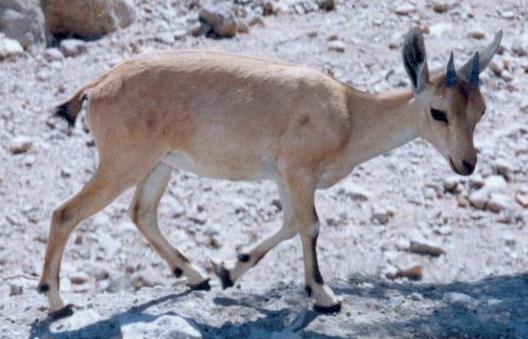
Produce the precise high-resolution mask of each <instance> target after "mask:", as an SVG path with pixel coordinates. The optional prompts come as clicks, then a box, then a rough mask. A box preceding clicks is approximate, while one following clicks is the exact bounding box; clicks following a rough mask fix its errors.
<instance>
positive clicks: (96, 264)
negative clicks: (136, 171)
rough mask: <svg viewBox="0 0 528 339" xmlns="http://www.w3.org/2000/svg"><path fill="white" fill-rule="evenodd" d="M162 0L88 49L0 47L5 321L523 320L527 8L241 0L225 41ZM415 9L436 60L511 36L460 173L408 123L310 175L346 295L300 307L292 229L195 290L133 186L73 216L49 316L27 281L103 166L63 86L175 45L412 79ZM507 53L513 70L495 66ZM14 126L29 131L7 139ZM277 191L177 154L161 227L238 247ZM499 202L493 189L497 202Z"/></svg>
mask: <svg viewBox="0 0 528 339" xmlns="http://www.w3.org/2000/svg"><path fill="white" fill-rule="evenodd" d="M308 2H309V1H308ZM308 2H307V3H308ZM172 3H173V4H174V6H172V7H173V8H171V9H172V11H166V10H165V9H163V10H162V8H165V7H166V6H167V5H166V4H165V3H162V2H161V1H158V0H156V1H154V2H152V3H151V2H143V1H139V0H137V1H134V5H135V12H136V15H137V18H136V20H135V21H134V23H133V24H132V25H130V26H129V27H127V28H126V29H121V30H118V31H116V32H114V33H112V34H109V35H106V36H105V37H103V38H102V39H99V40H95V41H90V42H84V44H85V45H86V50H85V51H83V52H82V53H80V54H76V55H73V56H69V57H66V58H65V57H64V56H63V55H62V54H63V52H61V51H60V50H59V49H44V47H40V48H34V49H30V50H29V51H23V52H21V53H20V54H19V55H17V56H16V57H8V58H4V59H2V60H0V70H1V71H0V77H1V78H2V80H3V81H0V98H2V100H0V163H1V164H2V166H0V197H1V203H0V239H3V241H2V242H0V279H1V280H2V283H0V295H1V296H2V303H1V305H0V319H1V321H0V337H10V338H14V337H40V338H46V337H52V336H60V337H64V338H79V337H81V338H82V337H85V338H91V337H97V336H99V337H122V336H137V337H141V336H142V335H144V336H145V337H160V338H169V337H178V336H186V335H188V336H193V335H196V333H199V334H200V335H201V336H202V337H206V338H208V337H219V338H222V337H255V338H260V337H281V336H282V337H294V336H297V337H324V336H340V337H372V338H385V337H405V338H414V337H416V338H421V337H499V336H502V337H528V326H527V325H526V324H528V314H527V312H526V311H525V307H526V305H527V304H528V288H527V282H528V277H527V275H526V268H527V267H528V227H526V225H527V223H528V209H527V208H528V198H527V197H528V183H527V179H526V178H527V175H528V129H527V128H526V126H528V114H526V113H525V112H522V111H521V109H520V107H521V106H522V105H521V104H522V102H523V96H524V93H527V92H528V78H527V77H526V73H525V72H526V61H525V60H524V59H523V57H522V56H521V55H522V53H523V45H522V43H523V42H522V41H520V42H518V41H517V42H515V44H514V39H515V37H517V36H521V34H522V33H523V32H524V31H523V29H525V28H522V27H523V26H522V23H523V22H526V19H527V17H526V10H524V11H523V10H522V9H521V8H518V6H519V2H518V1H514V0H505V1H503V2H501V4H500V8H497V4H496V3H491V2H490V3H488V2H481V1H476V0H470V1H467V2H466V1H465V2H464V3H463V4H462V3H458V2H454V1H453V2H451V1H444V3H445V4H447V9H446V11H443V10H435V9H434V8H433V7H432V6H431V4H429V3H428V2H425V1H416V2H414V5H411V7H413V9H410V7H409V5H405V3H404V1H395V2H394V3H393V2H391V4H390V6H389V5H387V4H386V3H384V2H368V3H367V2H360V3H356V2H355V1H337V3H336V9H335V10H332V11H326V10H321V9H319V7H318V6H317V3H316V2H315V1H314V2H312V3H311V5H310V4H306V5H304V6H303V5H302V4H300V1H294V0H287V1H284V2H280V3H276V2H273V4H272V5H271V10H270V12H269V13H267V14H269V15H266V16H262V14H263V12H262V7H260V9H259V7H258V6H255V7H253V3H256V2H248V3H247V4H245V5H240V6H241V8H242V9H243V10H245V11H246V12H247V13H246V14H243V10H240V11H239V10H237V9H236V8H234V7H233V15H235V16H236V19H237V20H238V19H247V20H248V23H249V22H252V20H254V21H255V22H262V23H263V24H260V23H259V24H256V25H253V26H252V25H251V24H250V29H249V32H248V33H247V34H237V35H235V36H233V37H232V38H231V39H218V40H217V39H210V38H208V37H206V36H204V35H200V36H198V37H194V36H192V35H191V34H185V33H184V32H189V31H190V30H191V27H192V26H193V25H195V24H196V23H197V18H198V11H199V8H196V7H193V5H192V4H191V3H192V1H182V2H172ZM203 3H207V1H203ZM226 4H228V5H230V6H232V4H233V3H232V2H226ZM158 5H159V6H158ZM237 6H239V5H237ZM169 7H170V6H169ZM404 7H407V8H404ZM229 8H231V7H229ZM398 8H399V9H398ZM396 9H398V12H401V13H402V15H400V14H397V13H396ZM404 9H405V10H404ZM508 11H509V12H513V14H512V13H508ZM162 12H164V13H165V14H162ZM404 12H405V13H404ZM171 13H173V14H171ZM237 13H238V14H237ZM170 18H174V19H173V20H170ZM254 18H258V19H254ZM167 19H169V20H167ZM161 21H165V22H166V23H167V25H166V26H165V25H160V22H161ZM418 21H419V22H420V23H421V24H422V25H423V26H424V27H423V28H424V30H425V28H426V27H428V29H429V33H428V34H425V39H426V41H425V43H426V47H427V50H428V59H429V62H430V68H431V70H432V71H433V70H435V69H443V68H444V66H445V65H444V64H445V62H446V61H447V59H448V56H449V53H450V52H451V50H454V51H455V62H456V64H457V65H461V64H462V63H463V62H464V61H465V60H466V59H467V58H468V57H469V56H470V55H472V54H473V53H474V52H475V50H478V49H480V48H482V47H483V46H485V45H486V44H487V43H488V42H489V41H488V40H489V37H490V36H491V34H492V33H494V32H496V31H498V30H499V29H502V30H503V31H504V34H505V35H504V49H503V51H502V52H501V53H502V54H500V55H498V56H496V60H495V61H496V62H497V64H499V65H502V66H501V67H502V68H501V69H502V73H501V74H500V75H497V74H494V72H493V71H491V70H487V71H486V72H484V73H483V74H482V76H481V81H482V86H481V90H482V92H483V94H484V96H485V97H486V106H487V110H486V114H485V115H484V117H483V118H482V121H481V122H480V123H479V125H478V127H477V130H476V134H475V145H476V147H477V148H478V149H479V164H478V166H477V170H476V173H475V174H474V175H472V176H471V177H469V178H461V177H457V178H458V179H454V177H453V175H454V174H453V173H452V172H451V171H450V169H449V166H448V164H447V163H446V161H445V160H444V159H443V158H442V157H441V156H440V155H438V154H437V153H436V151H435V150H434V149H433V148H432V147H430V146H429V145H427V144H426V143H425V142H424V141H423V140H416V141H413V142H412V143H410V144H408V145H406V146H404V147H402V148H400V149H397V150H394V151H391V152H389V153H388V154H386V155H384V156H380V157H378V158H376V159H373V160H371V161H368V162H367V163H364V164H361V165H360V166H358V167H357V168H356V169H354V171H353V172H352V174H351V175H349V176H348V177H347V178H346V179H345V180H343V181H342V182H341V183H339V184H338V185H336V186H335V187H333V188H331V189H328V190H323V191H319V192H317V195H316V205H317V211H318V214H319V217H320V219H321V220H324V221H327V220H330V221H331V222H329V223H326V222H324V223H323V225H322V226H321V231H320V234H321V236H320V238H319V239H320V240H319V242H318V248H319V257H320V258H319V262H320V265H321V271H322V275H323V277H324V278H325V280H326V281H327V282H328V283H329V285H330V286H332V287H333V288H334V291H335V292H336V295H337V296H338V297H339V298H342V299H343V309H342V311H341V313H340V314H339V315H336V316H324V315H317V314H315V313H314V312H313V311H311V309H310V307H311V301H310V299H309V298H307V297H306V294H305V292H304V282H303V267H302V266H303V265H302V259H301V257H302V251H301V244H300V241H299V240H298V239H297V238H296V239H292V240H290V241H286V242H284V243H283V244H281V245H279V246H278V247H277V248H276V249H274V250H273V251H272V252H270V253H269V254H268V255H266V257H265V258H263V259H262V261H261V262H260V263H259V265H258V266H257V267H255V268H253V269H252V270H251V271H249V272H248V273H247V274H246V275H245V276H243V277H242V278H241V280H240V281H238V282H237V284H236V286H235V287H234V288H233V289H231V290H226V291H222V290H221V289H220V287H219V283H218V282H217V281H216V280H214V279H213V282H212V285H213V288H212V290H211V291H209V292H198V291H196V292H189V291H188V290H187V289H186V287H185V281H183V280H178V279H176V278H175V277H174V276H173V275H172V273H171V272H170V270H169V268H168V267H166V265H165V264H164V263H163V261H162V260H161V259H160V258H159V256H158V255H157V254H156V253H155V252H154V251H153V250H152V249H151V248H150V247H149V246H148V245H147V244H146V242H145V241H144V240H143V238H142V237H141V235H140V234H139V232H137V231H136V229H135V227H134V226H133V225H131V224H130V221H129V217H128V212H127V210H128V205H129V202H130V199H131V197H132V194H133V192H131V191H129V192H126V193H124V194H123V195H122V196H121V197H119V198H118V199H117V200H116V201H115V202H114V203H113V204H111V205H110V206H108V207H107V208H106V209H105V210H104V211H102V212H100V213H99V214H97V215H96V216H94V217H93V218H90V219H88V220H86V221H84V222H83V223H82V224H81V225H80V226H79V227H78V228H76V230H75V231H74V233H73V235H72V237H71V241H70V242H69V243H68V245H67V248H66V252H65V257H64V262H63V264H62V275H61V286H62V290H63V291H64V297H65V299H66V300H67V301H68V302H70V303H72V304H74V305H76V307H75V311H76V313H75V315H74V317H73V318H69V319H63V320H60V321H55V322H51V321H50V320H46V313H45V312H46V305H47V302H46V299H45V298H44V297H43V296H40V295H38V294H37V292H36V291H35V287H36V284H37V280H36V279H38V276H39V275H40V273H41V270H42V262H43V257H44V250H45V246H46V238H47V232H48V229H49V221H50V218H51V213H52V211H53V209H54V208H55V207H56V206H58V205H59V204H60V203H62V202H63V201H64V200H65V199H67V198H68V197H70V196H71V195H73V194H74V193H76V192H78V191H79V189H80V188H81V187H82V185H83V184H84V183H86V181H87V180H88V179H89V178H90V176H91V175H92V174H93V172H94V170H95V168H96V165H97V156H96V151H95V148H94V147H93V141H92V138H91V136H90V134H88V133H85V131H83V127H82V125H83V124H82V123H81V121H79V122H80V123H79V124H78V126H77V127H76V128H74V129H73V130H69V129H68V128H67V127H66V126H65V124H63V123H62V122H59V121H56V120H50V119H49V115H50V113H51V110H52V108H53V107H54V106H55V105H56V104H58V103H60V102H61V101H63V100H64V99H66V98H67V97H68V96H69V95H70V94H71V93H73V92H74V91H75V90H76V89H77V88H78V87H79V86H81V85H82V84H84V83H86V82H87V81H90V80H93V79H94V78H95V77H97V76H98V75H100V74H101V73H102V72H103V71H105V70H107V69H108V68H110V67H112V66H113V65H115V64H116V63H118V62H120V61H121V60H123V59H126V58H128V57H130V56H132V55H136V54H139V53H143V52H148V51H152V50H159V49H174V48H196V49H217V50H226V51H231V52H237V53H243V54H249V55H256V56H265V57H271V58H275V59H283V60H286V61H288V62H293V63H297V64H305V65H308V66H310V67H313V68H316V69H319V70H324V71H325V72H327V73H328V74H333V76H335V77H336V78H337V79H339V80H340V81H343V82H347V83H350V84H352V85H354V86H355V87H357V88H359V89H362V90H368V91H378V92H379V91H386V90H394V89H396V90H398V89H402V88H408V86H409V85H408V83H409V82H408V80H407V77H406V76H405V73H404V69H403V65H402V62H401V51H400V50H399V47H398V46H399V43H400V40H399V39H401V37H402V35H403V34H404V33H405V32H406V31H407V30H408V29H409V28H410V27H412V26H414V25H415V24H416V22H418ZM470 24H471V25H470ZM198 26H199V27H201V25H200V24H198ZM160 27H161V28H163V30H160ZM474 27H482V28H485V33H486V37H484V38H483V39H481V40H479V39H473V38H470V37H469V34H470V30H471V29H473V28H474ZM209 29H210V27H209ZM162 32H172V34H173V37H175V39H174V41H173V40H172V39H170V38H168V37H163V35H162V37H161V38H162V39H160V36H159V34H160V33H162ZM208 32H210V31H208ZM314 32H315V34H314ZM335 32H338V33H339V34H338V37H339V38H338V40H336V41H341V42H342V43H343V44H344V45H345V46H346V50H345V51H344V52H342V53H340V52H330V51H328V44H329V43H330V42H329V41H328V40H327V38H328V36H330V35H331V34H334V33H335ZM397 36H398V37H400V38H397ZM176 37H177V38H176ZM165 38H166V39H165ZM162 40H163V41H162ZM390 44H393V46H392V48H391V47H390V46H389V45H390ZM514 46H515V48H513V47H514ZM59 47H60V46H59ZM394 47H397V48H394ZM506 71H507V74H508V76H509V77H503V74H504V73H505V72H506ZM398 87H400V88H398ZM82 117H83V114H81V120H82ZM17 138H19V140H20V138H24V139H25V140H23V141H24V142H25V141H27V142H29V143H30V144H31V147H25V146H24V147H22V146H20V147H19V146H17V147H16V149H19V150H22V151H21V152H18V151H16V150H15V152H13V151H12V147H13V145H15V144H16V143H15V142H14V141H17ZM17 143H18V144H19V145H22V144H24V143H19V142H18V141H17ZM14 153H17V154H14ZM505 165H506V166H505ZM357 185H359V187H361V189H358V188H357V187H358V186H357ZM340 192H341V193H340ZM475 192H481V193H482V196H483V198H482V199H483V201H484V203H483V205H482V206H481V208H479V206H480V205H479V206H477V204H473V202H471V200H472V198H471V197H472V195H473V194H474V193H475ZM363 196H364V197H363ZM276 199H277V192H276V187H275V186H274V185H272V184H271V183H269V182H256V183H240V182H230V181H219V180H212V179H207V178H198V177H196V176H194V175H191V174H188V173H184V172H180V171H174V173H173V175H172V179H171V182H170V184H169V187H168V188H167V192H166V193H165V195H164V197H163V199H162V201H161V206H160V210H159V221H160V224H161V228H162V229H163V232H164V233H165V234H166V235H167V236H168V237H169V238H170V240H171V242H172V243H174V244H175V245H176V246H177V247H178V248H179V249H180V250H181V251H182V252H183V253H184V254H185V255H186V256H188V257H189V258H190V259H191V260H192V261H193V262H194V263H195V264H196V265H197V266H200V267H202V268H204V269H205V270H207V271H208V272H209V273H211V271H210V270H211V264H210V263H211V261H212V260H217V261H221V260H229V259H233V258H235V256H236V253H237V250H238V249H240V248H244V247H246V246H248V245H250V244H253V243H255V241H257V240H258V239H262V238H263V237H265V236H267V235H269V234H271V233H273V232H274V231H276V230H277V229H278V228H279V227H280V225H281V222H282V211H281V208H279V207H280V206H279V205H280V204H277V203H274V201H276ZM490 201H491V204H490ZM495 202H500V203H502V204H503V205H501V206H502V207H504V208H502V207H501V208H497V209H495V210H490V208H489V207H490V206H494V203H495ZM491 208H492V209H494V207H491ZM374 215H376V217H375V218H374ZM372 220H375V223H379V224H381V225H378V226H374V225H373V224H374V222H373V221H372ZM380 221H382V222H385V221H386V223H382V222H380ZM446 230H447V231H446ZM506 235H507V236H506ZM409 239H418V240H420V242H422V243H426V244H435V245H437V246H439V247H441V248H442V249H443V250H445V252H446V254H445V255H441V256H439V257H430V256H419V255H416V254H413V253H409V251H408V250H407V249H404V248H403V247H402V246H400V244H402V243H403V242H404V241H407V243H408V240H409ZM505 239H506V240H505ZM507 239H515V242H514V244H513V245H512V242H511V241H507ZM391 267H392V268H412V267H420V268H421V279H422V280H421V281H419V282H416V281H408V278H405V277H403V278H399V279H398V280H394V281H389V280H387V279H386V278H385V273H386V272H387V270H389V269H390V268H391ZM4 282H5V283H4ZM11 286H14V287H11ZM454 292H456V293H462V294H464V295H467V296H469V298H472V299H468V298H466V297H462V298H458V299H457V298H455V299H454V300H459V299H460V300H462V301H461V304H462V305H470V306H471V307H465V306H462V307H461V306H460V305H459V304H458V303H457V302H454V301H453V297H452V296H451V297H447V296H446V294H447V295H450V294H448V293H454ZM413 293H418V294H419V295H421V296H422V298H420V297H419V296H417V295H416V294H413ZM10 294H11V295H10ZM444 296H445V300H444ZM468 300H470V301H469V302H468ZM473 300H474V301H475V302H473ZM72 319H73V320H72ZM172 331H174V332H172ZM127 333H128V334H127Z"/></svg>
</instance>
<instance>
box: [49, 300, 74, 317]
mask: <svg viewBox="0 0 528 339" xmlns="http://www.w3.org/2000/svg"><path fill="white" fill-rule="evenodd" d="M72 314H73V305H72V304H68V305H66V306H64V307H63V308H61V309H60V310H58V311H55V312H52V313H50V314H49V316H48V317H49V318H50V319H52V320H57V319H62V318H67V317H69V316H71V315H72Z"/></svg>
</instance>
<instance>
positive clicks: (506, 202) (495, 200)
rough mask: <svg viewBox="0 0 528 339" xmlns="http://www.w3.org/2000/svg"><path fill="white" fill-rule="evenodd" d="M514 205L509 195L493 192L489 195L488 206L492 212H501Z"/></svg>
mask: <svg viewBox="0 0 528 339" xmlns="http://www.w3.org/2000/svg"><path fill="white" fill-rule="evenodd" d="M512 205H513V201H512V199H511V197H510V196H509V195H506V194H504V193H497V192H493V193H491V194H490V196H489V199H488V204H487V206H486V208H487V209H488V210H490V211H492V212H495V213H499V212H500V211H504V210H507V209H509V208H511V207H512Z"/></svg>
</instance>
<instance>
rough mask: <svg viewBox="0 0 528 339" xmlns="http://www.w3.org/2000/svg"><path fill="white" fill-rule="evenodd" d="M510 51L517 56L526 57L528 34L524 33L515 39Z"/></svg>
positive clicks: (527, 52)
mask: <svg viewBox="0 0 528 339" xmlns="http://www.w3.org/2000/svg"><path fill="white" fill-rule="evenodd" d="M511 49H512V51H513V52H514V53H515V54H517V55H518V56H526V55H528V32H524V33H523V34H519V35H518V36H517V37H515V38H514V40H513V42H512V45H511Z"/></svg>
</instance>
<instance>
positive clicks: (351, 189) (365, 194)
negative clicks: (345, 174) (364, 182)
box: [345, 183, 372, 201]
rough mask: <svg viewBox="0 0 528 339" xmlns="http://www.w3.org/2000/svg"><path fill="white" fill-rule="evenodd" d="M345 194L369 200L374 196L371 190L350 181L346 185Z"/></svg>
mask: <svg viewBox="0 0 528 339" xmlns="http://www.w3.org/2000/svg"><path fill="white" fill-rule="evenodd" d="M345 195H346V196H347V197H349V198H351V199H352V200H358V201H367V200H368V199H370V198H371V197H372V194H371V193H370V192H369V191H367V190H366V189H364V188H363V187H361V186H359V185H356V184H354V183H348V184H347V185H346V191H345Z"/></svg>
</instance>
